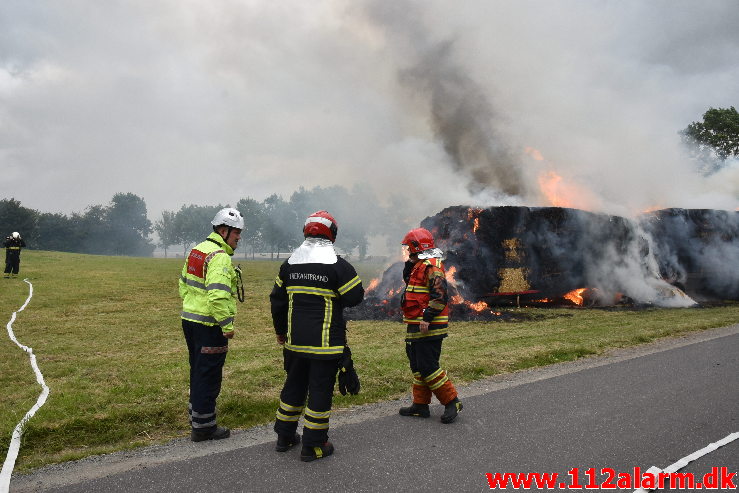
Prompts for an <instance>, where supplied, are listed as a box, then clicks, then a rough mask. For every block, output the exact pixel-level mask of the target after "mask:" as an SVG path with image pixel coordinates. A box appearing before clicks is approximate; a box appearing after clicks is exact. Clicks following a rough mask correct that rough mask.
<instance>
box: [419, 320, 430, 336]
mask: <svg viewBox="0 0 739 493" xmlns="http://www.w3.org/2000/svg"><path fill="white" fill-rule="evenodd" d="M418 328H419V329H421V334H428V332H429V323H428V322H426V321H423V320H421V323H420V324H418Z"/></svg>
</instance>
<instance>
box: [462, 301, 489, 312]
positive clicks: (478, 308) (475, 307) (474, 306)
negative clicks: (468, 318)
mask: <svg viewBox="0 0 739 493" xmlns="http://www.w3.org/2000/svg"><path fill="white" fill-rule="evenodd" d="M466 304H467V306H469V307H470V308H472V309H473V310H475V311H476V312H481V311H483V310H485V309H486V308H487V307H488V304H487V303H485V302H484V301H478V302H477V303H470V302H469V301H468V302H467V303H466Z"/></svg>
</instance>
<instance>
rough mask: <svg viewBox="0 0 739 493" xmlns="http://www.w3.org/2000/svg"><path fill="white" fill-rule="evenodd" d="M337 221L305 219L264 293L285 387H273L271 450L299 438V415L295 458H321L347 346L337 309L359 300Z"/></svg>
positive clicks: (317, 216) (327, 448) (329, 449)
mask: <svg viewBox="0 0 739 493" xmlns="http://www.w3.org/2000/svg"><path fill="white" fill-rule="evenodd" d="M337 230H338V226H337V224H336V221H335V220H334V218H333V217H332V216H331V215H330V214H329V213H328V212H326V211H318V212H315V213H313V214H311V215H310V216H308V219H307V220H306V221H305V225H304V227H303V235H304V236H305V241H304V242H303V244H302V245H300V246H299V247H298V248H297V249H296V250H295V251H294V252H293V253H292V255H290V258H288V259H287V260H286V261H285V262H284V263H283V264H282V266H281V267H280V272H279V274H278V275H277V279H275V285H274V288H273V289H272V293H271V294H270V303H271V307H272V321H273V324H274V328H275V333H276V335H277V342H278V343H279V344H282V345H283V346H284V351H283V354H284V368H285V371H286V372H287V376H286V378H285V385H284V386H283V388H282V392H281V393H280V404H279V407H278V409H277V413H276V419H275V425H274V430H275V432H276V433H277V445H276V450H277V451H278V452H286V451H287V450H289V449H290V448H292V447H293V446H295V445H297V444H298V443H299V442H300V435H298V434H297V433H296V430H297V427H298V420H299V419H300V416H301V415H304V419H303V447H302V450H301V452H300V460H302V461H305V462H308V461H313V460H316V459H321V458H324V457H328V456H329V455H331V454H332V453H333V451H334V446H333V445H332V444H331V442H329V441H328V426H329V417H330V415H331V401H332V397H333V392H334V382H335V381H336V375H337V372H338V370H339V365H340V361H341V359H342V357H343V355H344V348H345V346H346V321H345V320H344V315H343V309H344V307H350V306H355V305H358V304H359V303H361V301H362V299H363V298H364V288H363V287H362V281H361V280H360V279H359V276H357V272H356V270H354V267H352V266H351V264H349V262H347V261H346V260H344V259H343V258H341V257H339V256H338V255H336V252H335V251H334V245H333V242H334V241H336V233H337Z"/></svg>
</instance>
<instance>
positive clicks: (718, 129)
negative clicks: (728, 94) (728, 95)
mask: <svg viewBox="0 0 739 493" xmlns="http://www.w3.org/2000/svg"><path fill="white" fill-rule="evenodd" d="M681 134H682V136H683V140H684V142H685V143H686V144H687V145H688V146H689V148H690V149H691V150H692V153H693V155H694V157H696V158H698V159H699V160H701V161H702V162H703V163H704V164H706V165H708V166H709V168H708V169H707V171H708V172H710V171H715V170H716V169H718V168H720V167H721V166H723V164H724V161H725V160H726V159H728V158H730V157H732V156H739V113H737V111H736V109H735V108H734V107H733V106H732V107H730V108H709V110H708V111H706V112H705V113H704V114H703V121H701V122H693V123H691V124H690V125H688V126H687V128H686V129H685V130H683V131H682V132H681Z"/></svg>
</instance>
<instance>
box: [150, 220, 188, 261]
mask: <svg viewBox="0 0 739 493" xmlns="http://www.w3.org/2000/svg"><path fill="white" fill-rule="evenodd" d="M176 217H177V214H176V213H175V212H172V211H162V217H161V218H160V219H159V220H158V221H156V222H155V223H154V231H156V233H157V236H159V246H161V247H162V248H163V249H164V258H167V249H168V248H169V247H170V246H172V245H176V244H178V243H181V242H182V239H181V238H180V235H179V232H178V231H177V223H176V220H175V219H176Z"/></svg>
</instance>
